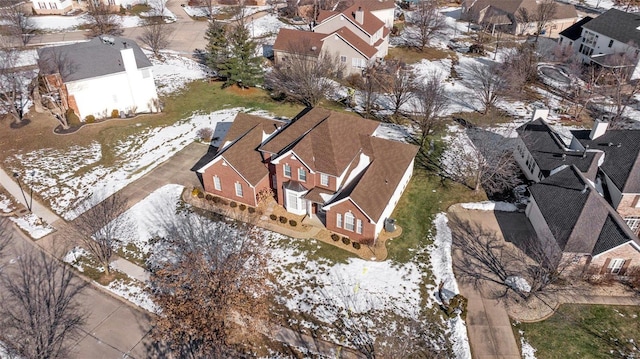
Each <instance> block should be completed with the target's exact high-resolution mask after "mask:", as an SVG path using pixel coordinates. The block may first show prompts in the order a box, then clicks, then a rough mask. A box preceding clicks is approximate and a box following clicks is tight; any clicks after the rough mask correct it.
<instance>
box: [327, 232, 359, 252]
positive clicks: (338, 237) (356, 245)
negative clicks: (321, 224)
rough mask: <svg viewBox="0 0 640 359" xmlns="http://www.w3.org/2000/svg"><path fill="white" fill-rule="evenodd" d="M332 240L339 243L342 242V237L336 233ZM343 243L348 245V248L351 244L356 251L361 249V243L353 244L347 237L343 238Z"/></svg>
mask: <svg viewBox="0 0 640 359" xmlns="http://www.w3.org/2000/svg"><path fill="white" fill-rule="evenodd" d="M331 239H332V240H333V241H334V242H337V241H339V240H340V236H339V235H337V234H335V233H334V234H332V235H331ZM342 243H343V244H344V245H347V246H348V245H349V244H351V246H353V248H355V249H360V243H358V242H351V240H350V239H349V238H347V237H342Z"/></svg>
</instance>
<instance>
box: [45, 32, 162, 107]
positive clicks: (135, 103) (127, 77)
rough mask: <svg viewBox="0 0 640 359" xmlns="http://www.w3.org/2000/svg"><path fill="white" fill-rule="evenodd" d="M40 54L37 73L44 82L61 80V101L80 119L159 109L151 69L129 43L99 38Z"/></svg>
mask: <svg viewBox="0 0 640 359" xmlns="http://www.w3.org/2000/svg"><path fill="white" fill-rule="evenodd" d="M38 54H39V56H40V60H39V63H40V69H41V71H42V72H43V73H44V74H45V75H46V76H47V78H48V79H49V78H53V79H55V78H56V77H58V78H61V82H62V91H61V92H62V93H63V94H64V95H65V97H66V99H65V100H66V101H65V102H66V103H68V108H70V109H73V110H74V112H75V113H76V115H78V117H80V119H85V118H86V117H87V116H89V115H93V116H95V117H96V118H104V117H111V116H112V114H113V113H114V112H116V111H117V113H118V116H120V117H122V116H125V115H127V116H128V115H133V114H136V113H145V112H156V111H159V110H160V109H159V108H158V106H159V105H158V94H157V92H156V87H155V83H154V81H153V71H152V65H151V63H150V62H149V59H147V57H146V56H145V55H144V53H143V52H142V50H141V49H140V47H138V45H137V44H136V43H135V42H134V41H132V40H128V39H124V38H118V37H104V36H103V37H97V38H94V39H92V40H91V41H89V42H86V43H79V44H73V45H67V46H59V47H50V48H44V49H41V50H39V51H38ZM60 62H62V64H60ZM48 82H49V83H50V84H51V83H55V82H57V81H55V80H49V81H48Z"/></svg>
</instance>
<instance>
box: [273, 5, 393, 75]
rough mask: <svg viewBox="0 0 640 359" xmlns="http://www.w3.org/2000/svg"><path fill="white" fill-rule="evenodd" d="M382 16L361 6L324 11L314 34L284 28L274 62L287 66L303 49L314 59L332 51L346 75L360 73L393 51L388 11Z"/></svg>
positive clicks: (276, 47)
mask: <svg viewBox="0 0 640 359" xmlns="http://www.w3.org/2000/svg"><path fill="white" fill-rule="evenodd" d="M386 3H388V2H386ZM378 16H380V17H382V19H381V18H379V17H378ZM378 16H376V15H375V14H374V13H372V12H371V11H369V10H367V9H366V8H364V7H362V5H357V4H356V5H353V6H350V7H349V8H347V9H346V10H344V11H342V12H337V11H326V10H321V11H320V13H319V14H318V18H317V19H316V25H315V26H314V27H313V29H312V30H313V31H302V30H291V29H280V31H279V32H278V36H277V38H276V41H275V43H274V44H273V56H274V62H275V64H276V65H286V62H287V58H289V57H291V56H293V55H298V54H297V53H299V52H300V51H301V50H300V47H302V48H303V49H304V50H302V51H303V52H304V55H305V56H308V57H309V59H310V60H312V59H314V58H315V59H316V60H317V59H318V57H319V55H320V53H323V52H329V53H330V54H331V55H335V56H338V57H339V59H340V62H341V64H342V65H344V67H345V70H344V71H345V74H360V73H362V70H364V69H365V68H367V67H368V66H369V65H371V64H373V63H374V62H375V60H376V59H383V58H384V57H385V56H387V54H388V52H389V33H390V32H391V30H390V28H389V27H388V26H387V23H386V22H385V21H389V20H388V11H387V10H385V9H381V10H379V12H378Z"/></svg>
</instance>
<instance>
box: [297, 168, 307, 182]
mask: <svg viewBox="0 0 640 359" xmlns="http://www.w3.org/2000/svg"><path fill="white" fill-rule="evenodd" d="M298 180H300V182H306V181H307V171H305V170H304V168H298Z"/></svg>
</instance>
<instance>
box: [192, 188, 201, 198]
mask: <svg viewBox="0 0 640 359" xmlns="http://www.w3.org/2000/svg"><path fill="white" fill-rule="evenodd" d="M198 193H200V190H199V189H197V188H194V189H192V190H191V195H192V196H194V197H195V196H197V195H198Z"/></svg>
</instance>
